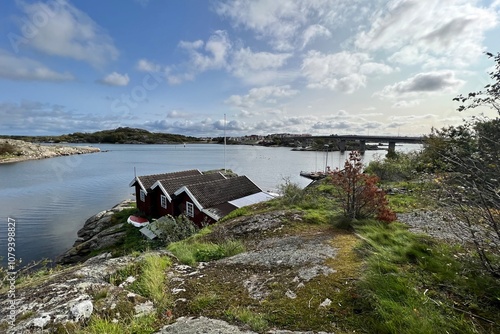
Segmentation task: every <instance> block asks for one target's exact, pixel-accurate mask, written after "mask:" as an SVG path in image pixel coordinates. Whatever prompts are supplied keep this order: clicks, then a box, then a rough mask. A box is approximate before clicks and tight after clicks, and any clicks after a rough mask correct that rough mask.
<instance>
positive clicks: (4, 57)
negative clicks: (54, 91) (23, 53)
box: [0, 49, 74, 81]
mask: <svg viewBox="0 0 500 334" xmlns="http://www.w3.org/2000/svg"><path fill="white" fill-rule="evenodd" d="M0 78H3V79H9V80H25V81H30V80H36V81H68V80H73V79H74V77H73V75H71V74H70V73H68V72H64V73H59V72H56V71H54V70H51V69H50V68H48V67H46V66H45V65H43V64H41V63H39V62H38V61H35V60H32V59H29V58H25V57H15V56H14V55H12V54H10V53H8V52H6V51H3V50H1V49H0Z"/></svg>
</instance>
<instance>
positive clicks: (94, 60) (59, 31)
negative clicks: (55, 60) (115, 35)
mask: <svg viewBox="0 0 500 334" xmlns="http://www.w3.org/2000/svg"><path fill="white" fill-rule="evenodd" d="M19 3H20V6H21V9H22V10H23V11H24V13H25V14H26V16H27V17H29V18H32V17H37V18H38V20H40V22H37V24H36V25H35V24H33V22H29V21H28V20H25V19H23V20H20V22H21V23H20V25H21V26H20V28H21V33H22V34H23V37H24V38H25V39H24V40H23V41H24V42H26V43H27V44H28V45H29V46H31V47H33V48H35V49H36V50H38V51H41V52H43V53H46V54H49V55H55V56H61V57H69V58H73V59H76V60H81V61H85V62H88V63H90V64H92V65H93V66H102V65H103V64H105V63H106V62H108V61H109V60H115V59H116V58H117V57H118V54H119V52H118V50H117V49H116V47H115V46H114V44H113V41H112V39H111V37H110V36H109V35H108V34H107V33H106V32H105V31H104V30H103V29H102V28H101V27H100V26H99V25H98V24H97V23H96V22H94V21H93V20H92V19H91V18H90V17H89V16H88V15H87V14H85V13H84V12H82V11H81V10H79V9H77V8H76V7H74V6H73V5H71V4H70V3H68V2H67V1H66V0H58V1H52V2H50V3H45V2H35V3H31V4H28V3H25V2H19Z"/></svg>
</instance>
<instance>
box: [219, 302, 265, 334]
mask: <svg viewBox="0 0 500 334" xmlns="http://www.w3.org/2000/svg"><path fill="white" fill-rule="evenodd" d="M226 316H228V317H229V318H231V319H235V320H238V321H240V322H242V323H244V324H246V325H248V326H249V327H250V328H251V329H252V330H253V331H256V332H258V333H263V332H264V331H265V330H267V329H268V328H269V323H268V321H267V320H266V317H265V315H263V314H262V313H256V312H254V311H252V310H250V309H249V308H247V307H231V308H230V309H229V310H227V311H226Z"/></svg>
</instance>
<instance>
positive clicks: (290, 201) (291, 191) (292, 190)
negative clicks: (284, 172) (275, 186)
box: [279, 179, 305, 206]
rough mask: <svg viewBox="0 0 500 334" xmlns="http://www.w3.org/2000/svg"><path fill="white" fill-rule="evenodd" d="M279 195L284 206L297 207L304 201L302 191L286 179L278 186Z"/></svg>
mask: <svg viewBox="0 0 500 334" xmlns="http://www.w3.org/2000/svg"><path fill="white" fill-rule="evenodd" d="M279 192H280V194H281V197H280V200H281V202H282V203H283V204H284V205H289V206H293V205H299V204H300V203H301V202H302V201H303V199H304V195H305V193H304V190H303V189H302V188H300V186H299V185H298V184H296V183H292V182H290V180H288V179H286V180H285V183H284V184H282V185H280V186H279Z"/></svg>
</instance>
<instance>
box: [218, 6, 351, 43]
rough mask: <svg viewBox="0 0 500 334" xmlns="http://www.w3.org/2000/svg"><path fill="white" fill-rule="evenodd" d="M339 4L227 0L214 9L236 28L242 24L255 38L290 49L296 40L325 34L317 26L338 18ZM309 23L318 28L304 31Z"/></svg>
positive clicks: (305, 41) (303, 40) (304, 41)
mask: <svg viewBox="0 0 500 334" xmlns="http://www.w3.org/2000/svg"><path fill="white" fill-rule="evenodd" d="M342 5H343V4H339V3H338V2H336V1H328V0H288V1H268V0H230V1H221V2H219V3H218V4H217V5H216V12H217V13H218V14H219V15H221V16H223V17H226V18H228V19H230V20H231V22H232V23H233V25H234V26H235V27H243V28H245V29H247V30H250V31H252V32H254V33H255V34H256V37H257V38H258V39H264V40H266V41H268V43H269V44H270V45H271V46H272V47H273V48H274V49H275V50H279V51H289V50H292V49H293V47H294V45H298V44H299V43H300V45H304V44H307V42H309V40H310V39H311V38H313V37H314V36H318V35H323V36H325V35H326V31H325V30H324V29H323V30H320V29H318V28H319V26H321V25H322V23H323V22H325V23H327V22H326V21H329V22H331V21H333V20H332V18H336V17H338V15H336V14H337V11H338V10H339V9H338V7H342ZM309 22H314V23H315V24H317V25H318V27H316V28H311V30H309V32H308V33H307V34H305V31H307V29H308V28H309V27H310V23H309ZM314 29H315V31H313V30H314ZM325 29H326V28H325ZM306 38H307V39H306Z"/></svg>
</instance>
